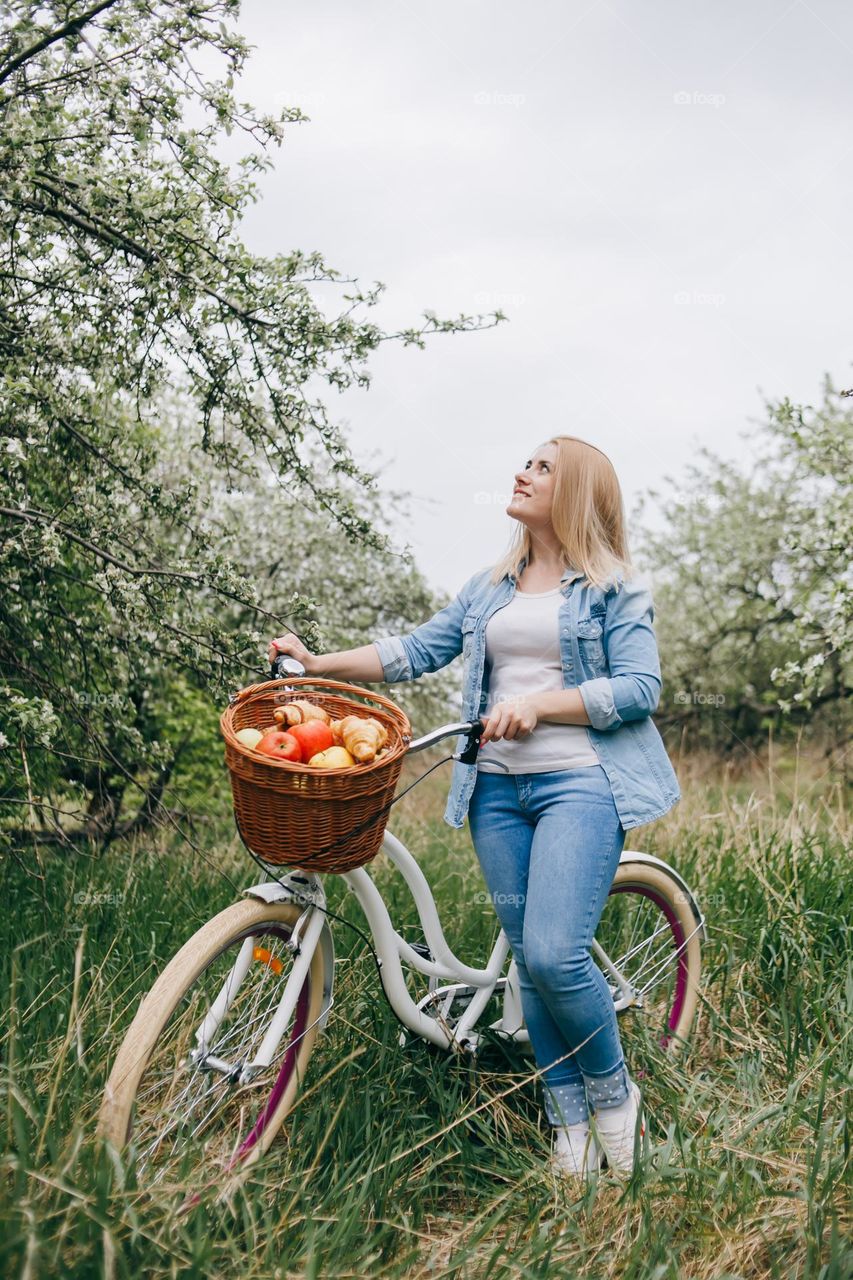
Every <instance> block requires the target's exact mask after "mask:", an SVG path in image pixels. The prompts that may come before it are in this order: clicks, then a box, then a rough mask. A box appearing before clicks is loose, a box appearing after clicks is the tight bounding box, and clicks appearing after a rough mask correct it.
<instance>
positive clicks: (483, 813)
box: [468, 765, 628, 1124]
mask: <svg viewBox="0 0 853 1280" xmlns="http://www.w3.org/2000/svg"><path fill="white" fill-rule="evenodd" d="M468 822H469V825H470V829H471V839H472V841H473V844H474V848H475V850H476V853H477V857H478V859H479V861H480V866H481V867H482V870H483V876H484V878H485V881H486V886H487V888H488V890H489V894H490V897H491V899H492V902H493V904H494V907H495V911H496V913H497V916H498V919H499V920H500V923H501V925H502V927H503V930H504V932H505V933H506V936H507V938H508V939H509V944H510V946H511V948H512V952H513V956H514V958H515V963H516V967H517V969H518V982H519V988H520V991H519V994H520V997H521V1006H522V1009H523V1011H524V1021H525V1023H526V1025H527V1030H528V1032H529V1034H530V1043H531V1047H532V1049H533V1055H534V1057H535V1059H536V1065H537V1066H538V1067H540V1068H544V1070H543V1072H542V1076H541V1077H540V1079H541V1080H542V1087H543V1100H544V1104H545V1112H546V1115H547V1118H548V1120H549V1122H550V1123H551V1124H578V1123H580V1122H581V1121H582V1120H585V1119H586V1118H587V1117H588V1115H589V1109H590V1107H591V1108H592V1110H593V1111H597V1110H598V1109H599V1108H607V1107H615V1106H618V1105H619V1103H621V1102H624V1101H625V1099H626V1098H627V1097H628V1072H627V1068H626V1066H625V1061H624V1057H623V1053H622V1046H621V1043H620V1040H619V1030H618V1028H617V1025H616V1010H615V1007H614V1004H613V996H612V995H611V993H610V989H609V987H608V985H607V981H606V979H605V977H604V974H603V973H602V971H601V970H600V969H599V967H598V965H597V964H596V963H595V961H594V960H593V958H592V956H591V955H590V952H589V947H590V944H591V943H592V939H593V937H594V935H595V930H596V928H597V927H598V922H599V920H600V919H601V913H602V911H603V910H604V904H605V902H606V901H607V896H608V893H609V892H610V886H611V884H612V883H613V877H614V876H615V874H616V868H617V867H618V865H619V858H620V856H621V853H622V848H623V846H624V843H625V829H624V828H623V826H622V824H621V822H620V821H619V815H618V813H617V810H616V805H615V803H614V800H613V794H612V791H611V789H610V783H609V782H608V779H607V774H606V773H605V772H604V769H603V768H602V767H601V765H591V766H589V767H586V768H578V769H563V770H555V771H554V772H549V773H514V774H505V773H487V772H484V771H478V773H477V780H476V783H475V786H474V791H473V794H472V796H471V803H470V807H469V810H468ZM566 1055H568V1056H566ZM558 1059H562V1061H558Z"/></svg>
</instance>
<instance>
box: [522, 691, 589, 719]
mask: <svg viewBox="0 0 853 1280" xmlns="http://www.w3.org/2000/svg"><path fill="white" fill-rule="evenodd" d="M528 701H529V702H530V703H532V705H533V710H534V711H535V712H536V719H537V720H546V721H547V722H548V723H549V724H592V721H591V720H590V718H589V716H588V715H587V710H586V704H585V703H584V700H583V697H582V696H581V691H580V689H546V690H545V691H544V692H543V693H531V694H530V695H529V696H528Z"/></svg>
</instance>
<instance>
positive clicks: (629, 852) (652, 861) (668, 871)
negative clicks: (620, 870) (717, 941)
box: [619, 849, 707, 941]
mask: <svg viewBox="0 0 853 1280" xmlns="http://www.w3.org/2000/svg"><path fill="white" fill-rule="evenodd" d="M632 862H645V863H646V864H647V865H648V866H652V867H657V868H658V870H659V871H662V872H663V873H664V875H666V876H669V878H670V880H674V881H675V883H676V884H677V885H678V888H679V889H680V891H681V892H682V893H683V894H684V901H685V902H686V903H687V905H688V906H689V907H690V910H691V912H692V914H693V919H694V920H695V921H696V931H697V933H698V934H699V938H700V939H701V940H702V941H705V940H706V938H707V934H706V932H705V917H704V915H703V914H702V912H701V911H700V910H699V907H698V905H697V903H696V899H695V898H694V897H693V894H692V893H691V892H690V889H689V888H688V885H687V881H686V880H684V879H683V877H682V876H681V875H679V873H678V872H677V871H676V869H675V867H674V866H673V865H672V863H670V862H664V860H663V858H658V857H655V855H654V854H653V853H640V852H639V850H637V849H623V850H622V857H621V858H620V859H619V865H620V867H625V866H630V864H631V863H632Z"/></svg>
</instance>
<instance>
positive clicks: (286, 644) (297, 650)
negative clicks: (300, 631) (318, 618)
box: [267, 631, 317, 676]
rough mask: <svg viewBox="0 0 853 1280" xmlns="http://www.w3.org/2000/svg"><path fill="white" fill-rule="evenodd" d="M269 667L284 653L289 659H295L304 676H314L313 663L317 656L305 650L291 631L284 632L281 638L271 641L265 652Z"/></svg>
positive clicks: (277, 637)
mask: <svg viewBox="0 0 853 1280" xmlns="http://www.w3.org/2000/svg"><path fill="white" fill-rule="evenodd" d="M267 653H268V655H269V660H270V665H272V663H273V662H275V660H276V658H277V657H278V655H279V654H280V653H286V654H287V656H288V657H289V658H296V659H297V660H298V661H299V662H301V663H302V665H303V667H304V668H305V672H306V675H309V676H311V675H315V674H316V672H315V663H316V661H317V655H316V654H314V653H311V652H310V651H309V650H308V649H306V648H305V645H304V644H303V643H302V641H301V640H300V639H299V637H298V636H295V635H294V634H293V632H292V631H288V632H286V634H285V635H283V636H276V638H275V640H271V641H270V643H269V648H268V650H267Z"/></svg>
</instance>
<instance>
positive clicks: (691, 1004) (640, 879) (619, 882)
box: [597, 854, 702, 1056]
mask: <svg viewBox="0 0 853 1280" xmlns="http://www.w3.org/2000/svg"><path fill="white" fill-rule="evenodd" d="M627 893H637V894H640V895H642V896H643V897H645V898H648V899H649V900H650V901H652V902H653V903H654V904H655V906H656V907H657V908H658V910H660V911H661V912H662V913H663V915H664V917H665V918H666V920H667V924H668V926H669V929H670V931H671V933H672V936H673V938H674V941H675V955H676V961H675V964H676V969H677V972H676V979H675V995H674V1002H673V1006H672V1008H671V1009H670V1010H669V1013H668V1017H667V1029H666V1032H665V1035H664V1036H663V1038H662V1039H663V1043H661V1047H662V1048H663V1049H664V1050H665V1051H666V1052H667V1053H668V1054H671V1055H673V1056H675V1055H676V1054H678V1053H679V1052H680V1051H681V1050H682V1049H683V1047H684V1046H685V1044H686V1043H687V1038H688V1035H689V1032H690V1028H691V1027H692V1025H693V1019H694V1017H695V1015H696V1007H697V1004H698V1000H699V981H700V976H701V969H702V956H701V939H700V934H699V931H698V928H697V925H696V919H695V917H694V914H693V910H692V907H691V904H690V900H689V897H688V895H687V894H685V892H684V890H683V889H682V888H681V887H680V886H679V884H678V883H677V881H676V880H674V879H673V877H672V876H671V875H669V874H668V873H667V872H666V870H665V869H663V868H661V867H656V866H653V865H650V864H649V863H646V862H640V861H633V862H632V861H631V859H630V854H628V855H627V857H626V860H625V861H623V862H620V864H619V866H618V868H617V870H616V875H615V876H614V878H613V884H612V885H611V888H610V894H609V895H608V901H609V899H610V897H613V896H616V895H620V894H627ZM605 913H606V904H605ZM605 913H603V916H602V922H600V924H599V930H598V931H597V936H598V932H600V930H601V923H603V922H604V914H605ZM605 931H606V926H605ZM610 958H611V959H612V960H614V961H615V960H616V957H614V956H611V957H610Z"/></svg>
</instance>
